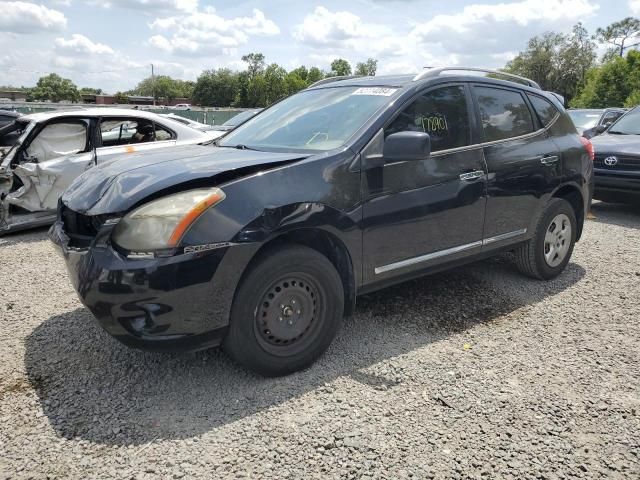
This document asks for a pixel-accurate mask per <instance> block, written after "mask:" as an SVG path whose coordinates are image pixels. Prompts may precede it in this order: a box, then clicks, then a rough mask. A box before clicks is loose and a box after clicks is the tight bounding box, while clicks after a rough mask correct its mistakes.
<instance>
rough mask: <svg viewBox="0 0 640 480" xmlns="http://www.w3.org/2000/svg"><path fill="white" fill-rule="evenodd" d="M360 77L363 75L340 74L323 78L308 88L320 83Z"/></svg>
mask: <svg viewBox="0 0 640 480" xmlns="http://www.w3.org/2000/svg"><path fill="white" fill-rule="evenodd" d="M359 77H362V75H339V76H337V77H328V78H323V79H322V80H318V81H317V82H314V83H312V84H311V85H309V86H308V87H307V88H313V87H317V86H319V85H324V84H325V83H333V82H339V81H340V80H350V79H352V78H359Z"/></svg>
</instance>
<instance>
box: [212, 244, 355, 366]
mask: <svg viewBox="0 0 640 480" xmlns="http://www.w3.org/2000/svg"><path fill="white" fill-rule="evenodd" d="M250 268H251V270H250V271H249V272H248V273H247V274H246V275H245V277H244V279H243V280H242V282H241V285H240V287H239V288H238V290H237V293H236V297H235V299H234V301H233V305H232V307H231V319H230V325H229V333H228V334H227V336H226V338H225V340H224V342H223V348H224V350H225V351H226V352H227V353H228V354H229V355H230V356H231V358H233V359H234V360H235V361H236V362H238V363H239V364H241V365H242V366H244V367H246V368H248V369H250V370H253V371H254V372H256V373H259V374H261V375H264V376H267V377H275V376H280V375H287V374H290V373H293V372H295V371H298V370H302V369H304V368H306V367H308V366H309V365H311V364H312V363H313V362H314V361H315V360H316V359H318V357H320V356H321V355H322V354H323V353H324V351H325V350H326V349H327V348H328V347H329V345H330V344H331V341H332V340H333V338H334V337H335V335H336V333H337V332H338V330H339V329H340V325H341V324H342V317H343V315H344V289H343V285H342V280H341V279H340V275H339V274H338V272H337V271H336V269H335V268H334V266H333V265H332V264H331V262H329V260H328V259H327V258H326V257H325V256H324V255H322V254H321V253H319V252H317V251H316V250H313V249H311V248H308V247H304V246H300V245H285V246H282V247H279V248H278V249H277V250H271V251H269V252H268V253H266V254H264V255H263V256H262V258H261V259H260V260H259V261H258V263H256V264H255V265H254V266H253V267H250Z"/></svg>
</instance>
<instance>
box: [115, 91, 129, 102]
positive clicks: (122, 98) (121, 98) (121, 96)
mask: <svg viewBox="0 0 640 480" xmlns="http://www.w3.org/2000/svg"><path fill="white" fill-rule="evenodd" d="M113 98H114V101H115V102H116V103H117V104H118V105H125V104H127V103H129V96H128V95H127V94H126V93H122V92H116V94H115V95H114V96H113Z"/></svg>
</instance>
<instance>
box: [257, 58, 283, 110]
mask: <svg viewBox="0 0 640 480" xmlns="http://www.w3.org/2000/svg"><path fill="white" fill-rule="evenodd" d="M286 78H287V71H286V70H285V69H284V68H282V67H281V66H280V65H278V64H277V63H272V64H271V65H269V66H268V67H267V68H266V69H265V71H264V79H265V81H266V82H267V96H266V105H262V106H265V107H266V106H267V105H271V104H272V103H274V102H277V101H278V100H280V99H281V98H284V97H286V96H287V82H286Z"/></svg>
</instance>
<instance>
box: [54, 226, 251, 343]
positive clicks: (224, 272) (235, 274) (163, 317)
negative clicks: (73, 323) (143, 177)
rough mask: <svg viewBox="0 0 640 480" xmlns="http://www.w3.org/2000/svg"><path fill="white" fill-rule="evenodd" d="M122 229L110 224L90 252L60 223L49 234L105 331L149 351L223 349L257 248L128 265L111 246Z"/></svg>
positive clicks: (133, 261)
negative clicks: (231, 315)
mask: <svg viewBox="0 0 640 480" xmlns="http://www.w3.org/2000/svg"><path fill="white" fill-rule="evenodd" d="M115 223H117V222H115ZM115 223H111V224H108V223H107V224H105V225H103V226H102V227H101V228H100V229H99V231H98V233H97V235H96V237H95V238H94V239H93V240H92V241H91V246H90V247H88V248H74V247H73V246H72V244H73V241H72V240H71V239H70V237H69V236H68V235H67V234H66V233H65V230H64V223H63V221H62V220H60V219H58V220H57V221H56V222H55V223H54V225H53V226H52V227H51V229H50V230H49V238H50V240H51V241H52V242H53V244H54V245H55V247H56V249H57V250H58V252H59V253H60V254H61V255H62V257H63V258H64V260H65V262H66V266H67V270H68V273H69V277H70V279H71V282H72V284H73V286H74V288H75V290H76V292H77V293H78V296H79V298H80V300H81V302H82V303H83V304H84V305H85V306H86V307H87V308H88V309H89V310H90V311H91V312H92V313H93V315H94V316H95V317H96V318H97V319H98V322H99V323H100V325H101V326H102V327H103V328H104V329H105V330H106V331H107V332H108V333H109V334H111V335H112V336H113V337H115V338H116V339H117V340H119V341H121V342H122V343H124V344H126V345H128V346H131V347H136V348H142V349H145V350H153V351H176V350H181V351H184V350H188V351H193V350H200V349H203V348H209V347H212V346H216V345H218V344H219V343H220V342H221V340H222V338H223V337H224V335H225V334H226V330H227V328H226V327H227V326H228V322H229V313H230V309H231V302H232V300H233V294H234V292H235V288H236V286H237V284H238V282H239V280H240V275H241V271H238V266H239V265H241V264H243V263H245V264H246V263H248V262H249V260H250V258H251V257H252V255H253V253H254V252H255V250H256V248H257V247H256V246H255V245H253V244H246V245H236V246H230V247H226V248H220V249H218V250H213V251H208V252H198V253H188V254H181V255H175V256H171V257H166V258H152V259H129V258H127V257H126V256H124V255H123V254H121V253H120V252H118V251H117V250H116V249H114V247H113V246H112V245H111V244H110V236H111V231H112V229H113V228H114V226H115Z"/></svg>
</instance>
